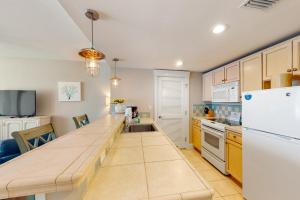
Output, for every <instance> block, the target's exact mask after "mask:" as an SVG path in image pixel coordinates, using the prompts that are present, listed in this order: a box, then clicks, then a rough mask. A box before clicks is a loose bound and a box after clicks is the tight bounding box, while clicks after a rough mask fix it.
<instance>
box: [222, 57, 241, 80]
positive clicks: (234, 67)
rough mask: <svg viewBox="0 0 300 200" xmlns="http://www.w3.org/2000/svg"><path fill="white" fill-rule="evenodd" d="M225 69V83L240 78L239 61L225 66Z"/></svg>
mask: <svg viewBox="0 0 300 200" xmlns="http://www.w3.org/2000/svg"><path fill="white" fill-rule="evenodd" d="M224 70H225V83H230V82H233V81H239V80H240V64H239V62H233V63H231V64H229V65H226V66H225V67H224Z"/></svg>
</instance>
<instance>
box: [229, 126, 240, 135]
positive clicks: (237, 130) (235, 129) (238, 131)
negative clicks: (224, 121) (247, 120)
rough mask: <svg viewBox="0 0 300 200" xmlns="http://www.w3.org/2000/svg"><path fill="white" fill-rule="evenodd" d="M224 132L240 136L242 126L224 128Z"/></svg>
mask: <svg viewBox="0 0 300 200" xmlns="http://www.w3.org/2000/svg"><path fill="white" fill-rule="evenodd" d="M226 130H229V131H233V132H235V133H239V134H242V126H228V125H227V126H226Z"/></svg>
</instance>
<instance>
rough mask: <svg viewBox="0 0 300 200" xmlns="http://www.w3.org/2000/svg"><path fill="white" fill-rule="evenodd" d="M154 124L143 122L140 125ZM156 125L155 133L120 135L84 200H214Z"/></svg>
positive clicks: (210, 190) (148, 121)
mask: <svg viewBox="0 0 300 200" xmlns="http://www.w3.org/2000/svg"><path fill="white" fill-rule="evenodd" d="M152 122H153V121H152V120H151V119H148V120H147V119H142V120H141V124H143V123H146V124H148V123H152ZM154 125H155V126H156V127H157V129H158V131H156V132H141V133H124V134H121V136H120V137H119V138H118V139H117V140H116V142H115V144H114V145H113V147H112V150H111V151H110V153H109V154H108V156H107V159H106V160H105V162H104V164H103V166H102V167H101V169H100V170H99V172H98V174H97V175H96V177H95V180H94V182H93V183H92V184H91V186H90V190H89V192H88V193H87V195H86V198H85V200H94V199H110V200H118V199H128V200H137V199H142V200H146V199H149V200H150V199H151V200H152V199H153V200H154V199H157V200H158V199H168V200H173V199H174V200H178V199H185V200H189V199H191V200H192V199H199V200H210V199H212V194H213V191H212V189H211V188H210V187H209V186H208V185H207V183H206V182H205V181H204V180H203V179H202V178H201V176H199V174H198V172H197V171H196V170H195V169H194V168H193V167H192V166H191V165H190V164H189V162H188V161H187V160H186V158H185V157H184V155H183V154H182V153H181V151H180V150H179V149H178V148H177V147H176V146H175V145H174V144H173V142H172V141H171V140H170V139H169V138H168V137H167V136H166V134H165V133H164V132H163V131H162V130H161V129H160V128H159V126H158V125H157V124H156V123H155V122H154Z"/></svg>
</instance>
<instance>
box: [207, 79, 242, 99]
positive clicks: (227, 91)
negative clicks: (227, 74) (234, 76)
mask: <svg viewBox="0 0 300 200" xmlns="http://www.w3.org/2000/svg"><path fill="white" fill-rule="evenodd" d="M212 102H240V84H239V82H238V81H236V82H231V83H226V84H221V85H216V86H213V89H212Z"/></svg>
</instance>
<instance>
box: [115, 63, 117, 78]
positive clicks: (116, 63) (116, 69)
mask: <svg viewBox="0 0 300 200" xmlns="http://www.w3.org/2000/svg"><path fill="white" fill-rule="evenodd" d="M116 76H117V61H115V77H116Z"/></svg>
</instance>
